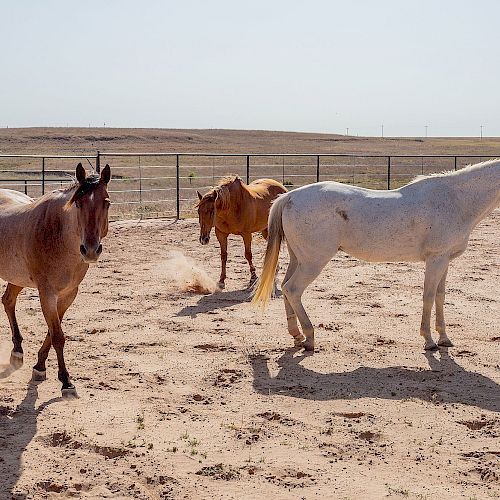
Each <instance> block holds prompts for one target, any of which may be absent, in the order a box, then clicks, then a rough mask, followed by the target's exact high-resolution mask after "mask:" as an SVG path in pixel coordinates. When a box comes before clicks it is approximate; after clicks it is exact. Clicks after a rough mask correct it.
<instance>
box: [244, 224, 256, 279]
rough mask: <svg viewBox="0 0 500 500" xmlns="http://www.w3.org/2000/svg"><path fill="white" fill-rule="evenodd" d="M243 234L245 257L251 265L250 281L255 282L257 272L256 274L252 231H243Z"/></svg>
mask: <svg viewBox="0 0 500 500" xmlns="http://www.w3.org/2000/svg"><path fill="white" fill-rule="evenodd" d="M242 236H243V243H244V244H245V259H247V261H248V265H249V266H250V283H253V282H254V281H255V280H256V279H257V274H255V266H254V265H253V262H252V233H243V235H242Z"/></svg>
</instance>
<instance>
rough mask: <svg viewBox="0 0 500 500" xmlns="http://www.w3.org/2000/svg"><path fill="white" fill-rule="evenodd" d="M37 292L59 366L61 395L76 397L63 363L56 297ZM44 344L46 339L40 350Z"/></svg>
mask: <svg viewBox="0 0 500 500" xmlns="http://www.w3.org/2000/svg"><path fill="white" fill-rule="evenodd" d="M39 292H40V303H41V305H42V312H43V315H44V317H45V321H46V322H47V326H48V327H49V333H50V340H51V341H52V345H53V346H54V349H55V351H56V355H57V364H58V366H59V371H58V378H59V380H60V381H61V382H62V394H63V396H76V390H75V386H74V385H73V384H72V383H71V381H70V379H69V373H68V370H67V369H66V364H65V362H64V343H65V338H64V333H63V331H62V328H61V319H60V317H59V313H58V296H57V294H56V293H55V292H54V291H53V290H51V289H49V288H40V289H39ZM46 343H47V339H45V342H44V345H43V346H42V349H43V348H44V347H45V346H46ZM35 368H36V367H35Z"/></svg>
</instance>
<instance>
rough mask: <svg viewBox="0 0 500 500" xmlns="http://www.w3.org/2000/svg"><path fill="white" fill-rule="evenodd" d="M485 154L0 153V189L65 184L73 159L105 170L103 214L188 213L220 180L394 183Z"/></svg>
mask: <svg viewBox="0 0 500 500" xmlns="http://www.w3.org/2000/svg"><path fill="white" fill-rule="evenodd" d="M486 159H488V157H485V156H474V155H472V156H461V155H441V156H437V155H429V156H403V155H356V154H321V155H317V154H271V153H270V154H222V153H221V154H214V153H210V154H203V153H192V154H188V153H141V154H135V153H134V154H132V153H101V152H97V153H96V154H95V155H83V156H78V155H70V156H56V155H0V188H7V189H15V190H17V191H21V192H24V193H26V194H28V195H29V196H31V197H33V198H36V197H38V196H41V195H42V194H44V193H46V192H48V191H52V190H54V189H60V188H62V187H64V186H67V185H68V184H69V183H71V182H73V175H74V172H75V167H76V164H77V163H79V162H81V163H82V164H83V165H85V166H86V168H87V170H89V169H96V168H97V167H98V166H103V165H105V164H106V163H109V165H110V166H111V168H112V180H111V183H110V187H109V192H110V196H111V198H112V201H113V205H112V209H111V212H110V217H111V218H113V219H125V218H154V217H177V218H182V217H189V216H193V215H194V214H195V209H194V208H193V207H194V204H195V203H196V201H197V199H198V197H197V194H196V192H197V191H199V192H201V193H205V192H206V191H208V190H209V189H210V188H212V187H213V186H215V185H216V184H217V183H218V182H219V181H220V180H221V179H222V178H224V177H227V176H229V175H239V176H240V177H241V178H242V179H244V180H245V181H246V182H252V181H254V180H256V179H260V178H264V177H266V178H273V179H275V180H277V181H279V182H281V183H282V184H284V185H285V186H286V187H287V188H288V189H295V188H297V187H300V186H303V185H305V184H310V183H313V182H320V181H326V180H333V181H337V182H343V183H348V184H355V185H358V186H363V187H368V188H372V189H394V188H398V187H400V186H402V185H404V184H406V183H408V182H409V181H410V180H411V179H413V178H414V177H415V176H416V175H425V174H429V173H433V172H441V171H445V170H456V169H459V168H462V167H464V166H466V165H468V164H470V163H477V162H479V161H483V160H486Z"/></svg>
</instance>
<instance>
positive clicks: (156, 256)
mask: <svg viewBox="0 0 500 500" xmlns="http://www.w3.org/2000/svg"><path fill="white" fill-rule="evenodd" d="M197 238H198V226H197V222H196V221H194V220H186V221H181V222H171V221H148V222H140V223H138V222H119V223H114V224H112V226H111V231H110V234H109V236H108V238H107V240H106V241H105V251H104V253H103V258H102V261H101V262H100V263H99V264H98V265H96V266H95V267H93V268H91V270H90V271H89V273H88V275H87V277H86V279H85V280H84V282H83V284H82V286H81V289H80V294H79V295H78V297H77V299H76V301H75V303H74V304H73V306H72V308H70V310H69V311H68V313H67V317H66V319H65V331H66V333H67V336H68V340H69V341H68V342H67V345H66V346H67V347H66V359H67V364H68V367H69V370H70V373H71V374H72V377H73V379H74V382H75V384H76V386H77V389H78V391H79V394H80V399H78V400H72V401H67V400H62V399H60V398H59V395H60V384H59V382H58V381H57V365H56V361H55V356H54V353H53V352H51V354H50V357H49V361H48V371H47V374H48V380H47V381H46V382H43V383H39V384H37V385H33V384H30V382H29V381H30V377H31V366H32V365H33V364H34V362H35V357H36V352H37V350H38V348H39V347H40V344H41V342H42V339H43V337H44V335H45V331H46V326H45V323H44V320H43V317H42V314H41V312H40V307H39V302H38V297H37V294H36V293H35V292H33V291H25V292H24V293H23V294H22V296H21V297H20V300H19V303H18V319H19V322H20V325H21V329H22V332H23V334H24V336H25V343H24V344H25V363H24V366H23V367H22V368H21V369H19V370H17V371H15V372H13V373H10V370H9V368H8V364H7V363H8V356H9V351H10V348H11V346H10V340H9V337H10V334H9V330H8V323H7V318H6V317H5V316H4V317H3V320H2V340H1V342H0V377H1V379H0V498H1V499H2V500H3V499H10V498H16V499H21V498H34V499H42V498H67V497H72V498H140V499H150V498H151V499H155V498H238V499H241V498H277V499H292V498H335V499H342V498H351V499H360V498H361V499H363V498H370V499H373V498H386V497H392V498H419V499H423V498H429V499H431V498H432V499H433V498H440V499H448V498H449V499H452V498H453V499H455V498H461V497H464V498H476V499H479V498H491V497H498V496H500V482H499V481H500V480H499V478H500V467H499V461H500V439H499V437H500V418H499V414H498V412H499V410H500V385H499V383H500V373H499V345H500V328H499V326H498V325H499V323H500V312H499V307H498V300H499V296H498V283H499V279H500V263H499V258H498V241H499V238H500V212H499V211H497V212H496V213H494V214H493V215H492V216H490V217H489V218H488V219H486V220H485V221H484V222H483V223H482V224H481V225H480V226H478V228H477V229H476V230H475V231H474V233H473V235H472V238H471V241H470V246H469V249H468V250H467V252H466V253H465V254H464V255H463V256H462V257H460V258H459V259H458V260H456V261H455V262H454V263H453V265H452V267H451V270H450V273H449V279H448V283H449V286H448V295H447V299H446V309H445V313H446V316H447V323H448V327H449V336H450V338H451V339H452V340H453V341H454V342H455V346H456V347H454V348H450V349H441V350H440V351H439V352H438V353H435V354H427V355H425V354H424V352H423V350H422V345H423V340H422V338H421V337H419V335H418V328H419V324H420V323H419V322H420V311H421V293H422V283H423V266H422V265H420V264H390V265H386V264H379V265H372V264H366V263H362V262H359V261H356V260H354V259H351V258H350V257H348V256H346V255H343V254H339V255H338V256H337V257H336V258H335V259H334V260H333V261H332V262H331V263H330V264H329V265H328V266H327V268H326V269H325V270H324V271H323V273H322V275H321V276H320V277H319V278H318V280H317V281H316V282H315V283H313V284H312V285H311V287H310V288H309V290H308V291H307V292H306V294H305V299H304V302H305V306H306V308H307V309H308V311H309V312H310V315H311V318H312V319H313V321H314V323H315V324H316V326H317V349H316V352H315V353H314V354H313V355H310V356H306V355H304V353H303V352H302V351H300V350H297V349H292V348H291V345H292V341H291V338H290V337H289V336H288V334H287V333H286V328H285V325H286V321H285V315H284V311H283V304H282V301H281V300H275V301H273V302H272V303H271V306H270V308H269V310H268V311H267V313H266V314H264V315H263V314H261V313H260V312H258V311H256V310H254V309H253V308H252V306H251V305H250V304H249V303H248V301H247V299H248V295H249V292H248V290H247V289H246V287H247V284H248V278H249V275H248V270H247V266H246V263H245V262H244V259H243V246H242V244H241V242H240V241H236V238H234V239H233V241H232V242H231V244H230V250H229V251H230V261H229V267H228V276H229V278H228V281H227V289H226V291H224V292H222V293H218V294H215V295H206V296H201V295H196V294H193V293H189V292H183V291H182V290H180V289H179V288H178V287H177V286H176V285H175V284H174V283H172V282H171V273H172V267H171V266H169V264H168V255H169V251H171V250H173V249H175V250H180V251H182V252H184V253H185V254H186V255H188V256H190V257H192V258H193V259H195V260H196V262H197V263H198V264H199V265H200V266H201V267H202V268H204V269H206V270H207V272H208V274H209V275H210V276H211V277H212V278H215V279H216V278H217V277H218V273H219V256H218V248H217V246H216V244H215V243H214V242H211V243H210V245H209V246H208V247H201V246H200V245H199V244H198V242H197ZM263 249H264V242H263V240H261V239H260V238H256V240H255V245H254V253H255V257H256V262H257V263H260V262H261V259H262V254H263ZM286 259H287V257H286V252H283V253H282V273H283V272H284V269H283V266H284V265H285V263H286Z"/></svg>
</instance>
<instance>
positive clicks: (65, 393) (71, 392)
mask: <svg viewBox="0 0 500 500" xmlns="http://www.w3.org/2000/svg"><path fill="white" fill-rule="evenodd" d="M61 392H62V397H63V398H65V399H78V397H79V396H78V394H77V392H76V388H75V386H74V385H73V386H71V387H66V388H64V387H63V388H62V389H61Z"/></svg>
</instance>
